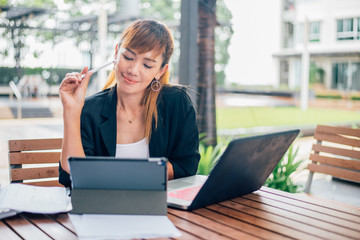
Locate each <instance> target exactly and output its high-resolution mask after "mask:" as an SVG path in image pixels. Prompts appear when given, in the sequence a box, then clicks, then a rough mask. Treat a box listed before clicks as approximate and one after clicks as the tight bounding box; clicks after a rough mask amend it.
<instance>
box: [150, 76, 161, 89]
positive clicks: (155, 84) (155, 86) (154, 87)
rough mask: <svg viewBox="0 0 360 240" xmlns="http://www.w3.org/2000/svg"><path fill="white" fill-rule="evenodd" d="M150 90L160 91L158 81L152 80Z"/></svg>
mask: <svg viewBox="0 0 360 240" xmlns="http://www.w3.org/2000/svg"><path fill="white" fill-rule="evenodd" d="M150 87H151V90H153V91H154V92H158V91H160V89H161V83H160V82H159V80H158V79H156V78H154V80H153V81H152V82H151V85H150Z"/></svg>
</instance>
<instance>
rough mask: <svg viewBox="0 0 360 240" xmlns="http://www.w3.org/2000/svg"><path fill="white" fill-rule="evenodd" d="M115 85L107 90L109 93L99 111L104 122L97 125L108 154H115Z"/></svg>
mask: <svg viewBox="0 0 360 240" xmlns="http://www.w3.org/2000/svg"><path fill="white" fill-rule="evenodd" d="M116 103H117V93H116V86H115V87H114V88H113V89H111V90H110V91H109V95H108V97H107V99H106V101H105V103H104V106H103V110H102V112H101V115H102V117H103V118H104V119H105V120H104V122H103V123H102V124H101V125H100V126H99V128H100V135H101V138H102V141H103V144H104V147H105V149H106V151H107V153H108V155H109V156H115V151H116V132H117V131H116Z"/></svg>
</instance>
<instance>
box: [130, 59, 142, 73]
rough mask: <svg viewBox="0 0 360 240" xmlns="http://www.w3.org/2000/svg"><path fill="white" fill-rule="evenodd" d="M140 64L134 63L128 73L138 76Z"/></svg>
mask: <svg viewBox="0 0 360 240" xmlns="http://www.w3.org/2000/svg"><path fill="white" fill-rule="evenodd" d="M140 64H141V63H140V62H138V61H133V62H132V63H131V64H130V65H129V67H128V73H129V74H131V75H135V76H136V75H138V73H139V70H140Z"/></svg>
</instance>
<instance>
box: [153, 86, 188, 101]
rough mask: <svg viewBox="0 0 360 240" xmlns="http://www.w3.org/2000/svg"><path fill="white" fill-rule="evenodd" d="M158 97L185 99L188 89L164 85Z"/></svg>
mask: <svg viewBox="0 0 360 240" xmlns="http://www.w3.org/2000/svg"><path fill="white" fill-rule="evenodd" d="M160 95H161V97H162V98H167V99H177V98H183V97H185V98H187V97H188V95H189V94H188V88H186V87H185V86H182V85H171V84H166V85H164V86H163V88H162V92H161V94H160Z"/></svg>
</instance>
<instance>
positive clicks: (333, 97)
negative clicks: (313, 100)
mask: <svg viewBox="0 0 360 240" xmlns="http://www.w3.org/2000/svg"><path fill="white" fill-rule="evenodd" d="M316 97H317V98H327V99H342V96H341V95H320V94H319V95H316Z"/></svg>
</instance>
